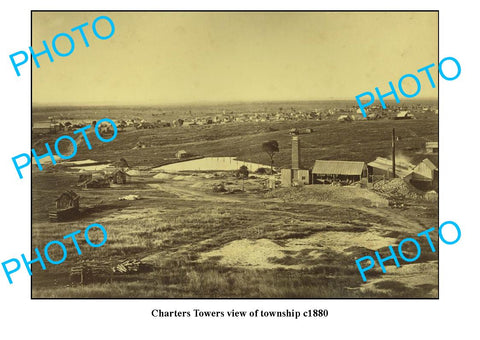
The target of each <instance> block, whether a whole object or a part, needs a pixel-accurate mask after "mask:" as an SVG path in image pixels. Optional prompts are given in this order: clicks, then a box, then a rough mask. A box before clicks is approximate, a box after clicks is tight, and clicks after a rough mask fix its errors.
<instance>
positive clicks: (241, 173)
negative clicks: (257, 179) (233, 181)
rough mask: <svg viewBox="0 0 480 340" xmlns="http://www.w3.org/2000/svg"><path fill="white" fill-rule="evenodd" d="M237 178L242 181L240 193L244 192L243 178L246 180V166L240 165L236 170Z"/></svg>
mask: <svg viewBox="0 0 480 340" xmlns="http://www.w3.org/2000/svg"><path fill="white" fill-rule="evenodd" d="M237 178H241V179H242V191H245V189H244V188H245V178H248V168H247V166H246V165H242V166H241V167H240V168H239V169H238V170H237Z"/></svg>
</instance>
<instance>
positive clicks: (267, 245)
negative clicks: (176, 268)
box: [202, 239, 285, 268]
mask: <svg viewBox="0 0 480 340" xmlns="http://www.w3.org/2000/svg"><path fill="white" fill-rule="evenodd" d="M282 249H283V248H282V247H281V246H279V245H278V244H276V243H274V242H272V241H270V240H266V239H259V240H238V241H233V242H230V243H229V244H227V245H226V246H224V247H222V248H221V249H218V250H213V251H210V252H208V253H204V254H202V258H203V259H204V260H206V259H207V258H210V257H221V259H220V264H222V265H225V266H233V267H236V266H239V267H260V268H277V267H283V266H282V265H279V264H275V263H272V262H270V261H269V259H271V258H283V257H285V254H284V253H283V252H282Z"/></svg>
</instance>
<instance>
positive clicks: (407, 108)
mask: <svg viewBox="0 0 480 340" xmlns="http://www.w3.org/2000/svg"><path fill="white" fill-rule="evenodd" d="M366 112H367V120H376V119H383V118H392V119H414V118H415V114H416V113H418V112H423V113H434V114H438V109H436V108H434V107H433V106H421V105H418V104H410V105H406V104H404V105H396V106H388V105H387V108H386V109H383V108H382V107H381V106H380V105H373V106H370V107H368V108H367V109H366ZM155 115H156V114H154V116H155ZM192 115H193V114H192V113H191V112H190V113H188V115H186V116H189V117H188V118H186V116H185V117H184V118H178V119H175V120H172V121H165V120H161V119H157V120H155V121H147V120H145V119H141V118H130V119H117V120H115V124H116V125H117V127H118V128H119V131H125V130H127V129H154V128H161V127H194V126H204V125H215V124H229V123H242V122H273V121H299V120H334V119H336V120H338V121H352V120H364V118H363V115H362V113H361V111H360V109H359V108H358V107H356V106H352V107H349V108H328V109H314V110H308V111H301V110H296V109H295V108H293V107H292V108H290V109H283V108H279V109H278V111H277V112H244V113H234V112H229V113H227V112H225V111H223V113H222V114H216V115H214V116H206V114H204V113H202V114H199V116H196V117H195V116H194V117H192ZM49 118H50V121H48V122H35V123H34V124H33V127H32V129H33V132H34V133H37V134H48V133H56V132H64V131H73V130H76V129H79V128H81V127H84V126H86V125H89V124H91V125H95V121H93V122H87V121H85V120H71V119H70V120H67V119H62V120H58V121H57V120H56V119H55V117H49Z"/></svg>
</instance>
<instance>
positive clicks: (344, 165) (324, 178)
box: [312, 160, 368, 184]
mask: <svg viewBox="0 0 480 340" xmlns="http://www.w3.org/2000/svg"><path fill="white" fill-rule="evenodd" d="M367 175H368V169H367V165H366V164H365V162H356V161H334V160H333V161H328V160H316V161H315V164H314V166H313V169H312V179H313V181H312V182H313V183H314V184H315V183H330V182H333V181H340V182H342V181H345V182H358V181H360V180H361V179H362V178H367Z"/></svg>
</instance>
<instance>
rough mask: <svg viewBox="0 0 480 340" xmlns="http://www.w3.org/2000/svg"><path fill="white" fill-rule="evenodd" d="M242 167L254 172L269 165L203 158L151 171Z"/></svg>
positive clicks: (234, 158)
mask: <svg viewBox="0 0 480 340" xmlns="http://www.w3.org/2000/svg"><path fill="white" fill-rule="evenodd" d="M242 165H245V166H246V167H247V168H248V171H250V172H255V171H257V170H258V169H259V168H269V167H270V166H269V165H265V164H259V163H252V162H245V161H239V160H237V159H236V157H205V158H200V159H193V160H189V161H185V162H178V163H173V164H167V165H163V166H160V167H158V168H154V169H153V170H154V171H155V170H159V171H165V172H178V171H233V170H238V169H239V168H240V167H241V166H242Z"/></svg>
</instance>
